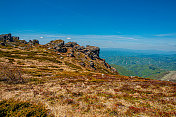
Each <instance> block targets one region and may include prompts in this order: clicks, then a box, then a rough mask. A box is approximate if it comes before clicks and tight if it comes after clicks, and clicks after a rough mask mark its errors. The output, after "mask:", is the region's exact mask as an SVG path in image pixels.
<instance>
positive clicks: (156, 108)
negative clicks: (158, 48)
mask: <svg viewBox="0 0 176 117" xmlns="http://www.w3.org/2000/svg"><path fill="white" fill-rule="evenodd" d="M11 41H12V40H11ZM11 41H6V42H4V41H3V42H1V43H3V44H1V45H0V64H1V66H0V69H1V70H0V87H1V88H0V100H4V99H10V98H13V99H14V100H21V101H30V102H33V103H42V104H44V105H45V107H46V108H47V109H49V110H50V113H52V114H53V115H54V116H58V117H60V116H61V117H64V116H80V117H84V116H89V117H90V116H170V117H171V116H176V112H175V110H176V106H175V104H176V95H175V93H176V92H175V88H176V83H174V82H169V81H158V80H152V79H147V78H140V77H134V76H133V77H131V76H130V77H129V76H121V75H118V74H117V72H116V71H115V70H114V69H113V68H112V67H110V66H109V65H108V64H107V63H106V62H105V61H104V60H103V59H101V58H100V57H99V48H97V47H93V46H87V47H82V46H79V45H78V44H76V43H74V42H69V43H66V44H65V43H64V41H62V40H56V41H51V42H50V43H48V44H46V45H40V44H38V41H37V40H35V41H30V42H25V43H22V42H20V41H18V40H17V41H12V42H11ZM0 111H1V110H0Z"/></svg>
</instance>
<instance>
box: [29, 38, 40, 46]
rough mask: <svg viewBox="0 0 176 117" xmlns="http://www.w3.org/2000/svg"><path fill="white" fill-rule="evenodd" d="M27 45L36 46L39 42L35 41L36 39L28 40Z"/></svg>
mask: <svg viewBox="0 0 176 117" xmlns="http://www.w3.org/2000/svg"><path fill="white" fill-rule="evenodd" d="M28 44H30V45H37V44H39V40H37V39H34V40H29V42H28Z"/></svg>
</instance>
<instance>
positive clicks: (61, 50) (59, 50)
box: [56, 47, 67, 53]
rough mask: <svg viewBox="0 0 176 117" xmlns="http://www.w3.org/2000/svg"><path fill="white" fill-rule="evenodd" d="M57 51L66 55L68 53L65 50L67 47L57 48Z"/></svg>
mask: <svg viewBox="0 0 176 117" xmlns="http://www.w3.org/2000/svg"><path fill="white" fill-rule="evenodd" d="M56 51H58V52H62V53H66V52H67V48H65V47H57V48H56Z"/></svg>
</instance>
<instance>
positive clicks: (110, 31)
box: [0, 0, 176, 51]
mask: <svg viewBox="0 0 176 117" xmlns="http://www.w3.org/2000/svg"><path fill="white" fill-rule="evenodd" d="M0 33H1V34H2V33H12V34H13V35H15V36H20V37H21V39H25V40H29V39H39V40H40V42H41V43H42V44H44V43H47V42H49V41H50V40H54V39H64V40H67V41H76V42H78V43H79V44H81V45H87V44H91V45H96V46H99V47H102V48H127V49H140V50H143V49H145V50H146V49H150V50H167V51H173V50H174V51H175V50H176V0H0Z"/></svg>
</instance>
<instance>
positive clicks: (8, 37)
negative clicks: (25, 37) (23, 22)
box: [0, 33, 19, 42]
mask: <svg viewBox="0 0 176 117" xmlns="http://www.w3.org/2000/svg"><path fill="white" fill-rule="evenodd" d="M16 38H17V39H19V37H12V35H11V34H10V33H9V34H2V35H0V41H2V42H13V41H14V40H13V39H16Z"/></svg>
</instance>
